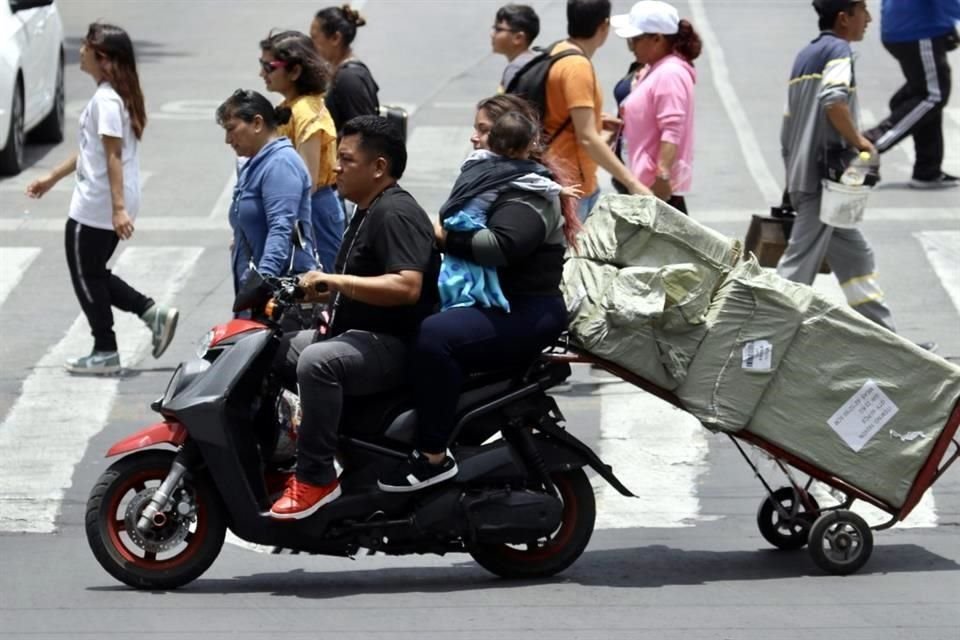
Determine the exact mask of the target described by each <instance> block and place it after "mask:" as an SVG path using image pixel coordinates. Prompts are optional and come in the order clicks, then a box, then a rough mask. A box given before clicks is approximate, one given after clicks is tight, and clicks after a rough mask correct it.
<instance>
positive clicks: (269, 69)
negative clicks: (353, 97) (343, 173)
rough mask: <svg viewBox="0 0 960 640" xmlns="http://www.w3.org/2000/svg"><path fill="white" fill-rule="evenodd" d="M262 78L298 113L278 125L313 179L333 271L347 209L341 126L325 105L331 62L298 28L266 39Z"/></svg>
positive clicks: (323, 248)
mask: <svg viewBox="0 0 960 640" xmlns="http://www.w3.org/2000/svg"><path fill="white" fill-rule="evenodd" d="M260 50H261V54H260V67H261V69H260V77H262V78H263V81H264V83H265V84H266V87H267V89H268V90H269V91H275V92H276V93H279V94H281V95H282V96H283V102H282V103H281V105H280V106H281V107H288V108H289V109H290V111H291V113H292V116H291V118H290V121H289V122H288V123H287V124H285V125H282V126H281V127H280V128H279V129H278V133H279V134H280V135H283V136H286V137H288V138H289V139H290V141H291V142H292V143H293V146H294V148H295V149H296V150H297V151H298V152H299V153H300V157H301V158H303V162H304V163H305V164H306V165H307V173H309V174H310V178H311V179H312V180H313V195H312V196H311V205H312V218H313V235H314V241H315V246H316V247H317V258H318V259H319V261H320V264H322V265H323V270H324V271H326V272H328V273H332V272H333V271H334V261H335V260H336V257H337V251H338V250H339V249H340V241H341V239H342V238H343V231H344V221H343V209H342V208H341V207H340V201H339V199H338V198H337V195H336V193H335V191H334V183H335V182H336V178H337V176H336V173H335V172H334V168H335V167H336V165H337V129H336V127H335V126H334V124H333V118H331V117H330V112H329V111H327V108H326V106H325V105H324V102H323V98H324V92H325V91H326V88H327V66H326V63H324V62H323V59H322V58H320V56H319V55H318V54H317V52H316V50H315V49H314V46H313V41H312V40H310V38H309V36H306V35H304V34H302V33H300V32H298V31H283V32H280V33H276V34H270V36H268V37H267V39H266V40H264V41H262V42H261V43H260Z"/></svg>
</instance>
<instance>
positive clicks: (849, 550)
mask: <svg viewBox="0 0 960 640" xmlns="http://www.w3.org/2000/svg"><path fill="white" fill-rule="evenodd" d="M809 550H810V557H812V558H813V561H814V562H815V563H816V564H817V566H818V567H820V568H821V569H823V570H824V571H826V572H827V573H832V574H833V575H837V576H845V575H849V574H851V573H856V572H857V571H859V570H860V567H862V566H863V565H864V564H866V562H867V560H869V559H870V554H872V553H873V531H872V530H871V529H870V526H869V525H868V524H867V523H866V521H865V520H864V519H863V518H861V517H860V516H858V515H857V514H855V513H854V512H852V511H846V510H843V509H840V510H838V511H829V512H827V513H825V514H823V515H822V516H820V517H819V518H817V521H816V522H814V523H813V528H812V529H810V549H809Z"/></svg>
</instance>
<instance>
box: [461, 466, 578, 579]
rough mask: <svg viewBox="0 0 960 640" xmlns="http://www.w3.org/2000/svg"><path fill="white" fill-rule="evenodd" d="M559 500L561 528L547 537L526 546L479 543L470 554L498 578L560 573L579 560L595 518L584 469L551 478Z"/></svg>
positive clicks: (536, 576) (544, 575) (545, 575)
mask: <svg viewBox="0 0 960 640" xmlns="http://www.w3.org/2000/svg"><path fill="white" fill-rule="evenodd" d="M551 479H552V480H553V482H554V484H555V485H556V487H557V490H558V491H559V492H560V498H561V499H562V500H563V515H562V517H561V521H560V526H559V527H558V528H557V529H556V531H554V532H553V533H552V534H551V535H550V536H549V537H547V538H544V539H541V540H538V541H536V542H535V543H533V542H531V543H529V544H526V545H510V544H478V545H475V546H474V547H473V548H472V549H470V555H471V556H473V559H474V560H476V562H477V564H479V565H480V566H481V567H483V568H484V569H486V570H487V571H489V572H490V573H493V574H495V575H498V576H500V577H501V578H520V579H523V578H543V577H547V576H552V575H554V574H557V573H560V572H561V571H563V570H564V569H566V568H567V567H569V566H570V565H571V564H573V563H574V561H575V560H576V559H577V558H579V557H580V555H581V554H582V553H583V551H584V549H586V548H587V543H589V542H590V536H592V535H593V526H594V523H595V522H596V518H597V505H596V500H595V498H594V495H593V487H592V486H591V485H590V480H589V479H588V478H587V474H586V473H584V471H583V469H576V470H574V471H567V472H564V473H558V474H555V475H552V476H551Z"/></svg>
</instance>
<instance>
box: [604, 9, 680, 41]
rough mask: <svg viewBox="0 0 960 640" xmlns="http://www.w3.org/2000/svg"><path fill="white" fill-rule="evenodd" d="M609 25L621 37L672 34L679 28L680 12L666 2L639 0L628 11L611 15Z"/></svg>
mask: <svg viewBox="0 0 960 640" xmlns="http://www.w3.org/2000/svg"><path fill="white" fill-rule="evenodd" d="M610 26H612V27H613V30H614V32H615V33H616V34H617V35H618V36H620V37H621V38H636V37H637V36H642V35H643V34H645V33H662V34H663V35H666V36H672V35H674V34H675V33H677V32H678V31H679V30H680V14H678V13H677V10H676V9H674V8H673V7H672V6H670V5H669V4H667V3H666V2H660V0H640V2H638V3H636V4H635V5H633V7H632V8H631V9H630V13H624V14H621V15H618V16H613V17H611V18H610Z"/></svg>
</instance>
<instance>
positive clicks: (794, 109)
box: [780, 31, 860, 193]
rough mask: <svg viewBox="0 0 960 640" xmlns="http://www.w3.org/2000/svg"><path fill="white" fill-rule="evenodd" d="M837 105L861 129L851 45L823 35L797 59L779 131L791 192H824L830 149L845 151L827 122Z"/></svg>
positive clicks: (824, 33)
mask: <svg viewBox="0 0 960 640" xmlns="http://www.w3.org/2000/svg"><path fill="white" fill-rule="evenodd" d="M837 102H846V103H847V104H848V105H849V107H850V113H851V114H852V115H853V121H854V123H859V120H860V108H859V105H858V103H857V89H856V80H855V76H854V70H853V52H852V50H851V49H850V43H849V42H848V41H846V40H844V39H843V38H840V37H838V36H837V35H835V34H834V33H832V32H830V31H824V32H823V33H821V34H820V35H819V36H817V38H816V39H815V40H814V41H813V42H811V43H810V44H808V45H807V46H806V47H804V49H803V50H802V51H801V52H800V53H799V54H798V55H797V58H796V60H795V61H794V63H793V70H792V71H791V73H790V84H789V88H788V90H787V107H786V111H785V113H784V114H783V125H782V126H781V129H780V147H781V152H782V154H783V163H784V166H785V168H786V186H787V190H788V191H802V192H806V193H816V192H818V191H820V180H821V178H823V176H824V173H823V166H824V162H825V156H826V151H827V149H828V148H834V147H845V146H847V143H846V142H845V141H844V139H843V138H842V137H841V136H840V134H839V133H838V132H837V130H836V129H834V127H833V125H832V124H830V121H829V120H828V119H827V111H826V108H827V107H828V106H829V105H831V104H834V103H837ZM858 126H859V125H858Z"/></svg>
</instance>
